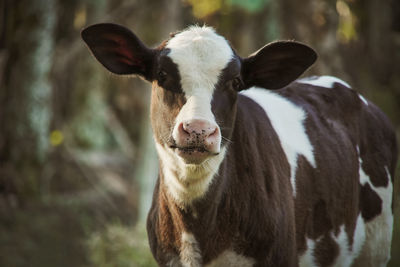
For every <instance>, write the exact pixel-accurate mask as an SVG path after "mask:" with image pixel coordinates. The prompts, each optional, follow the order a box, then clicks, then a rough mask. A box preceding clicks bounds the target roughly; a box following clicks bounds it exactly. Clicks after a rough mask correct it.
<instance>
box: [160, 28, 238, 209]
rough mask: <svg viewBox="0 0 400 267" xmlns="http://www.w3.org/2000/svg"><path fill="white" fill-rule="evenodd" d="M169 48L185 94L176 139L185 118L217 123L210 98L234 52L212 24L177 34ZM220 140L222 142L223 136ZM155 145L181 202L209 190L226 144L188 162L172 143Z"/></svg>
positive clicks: (172, 190)
mask: <svg viewBox="0 0 400 267" xmlns="http://www.w3.org/2000/svg"><path fill="white" fill-rule="evenodd" d="M166 48H167V49H170V52H169V54H168V56H169V57H170V58H171V60H172V61H173V62H174V63H175V64H176V65H177V66H178V70H179V74H180V77H181V81H180V83H181V87H182V90H183V92H184V93H185V98H186V103H185V104H184V105H183V107H182V108H181V110H180V112H179V114H178V116H177V117H176V119H175V126H174V129H173V132H172V137H173V138H174V139H175V140H176V137H177V134H178V127H179V125H180V123H182V122H184V121H188V120H191V119H202V120H207V121H209V122H211V123H213V124H215V125H217V123H216V122H215V117H214V115H213V113H212V111H211V101H212V97H213V93H214V89H215V86H216V84H217V82H218V79H219V75H220V74H221V72H222V70H223V69H224V68H225V67H226V66H227V64H228V63H229V62H230V60H231V59H232V57H233V52H232V49H231V47H230V46H229V44H228V42H227V41H226V40H225V39H224V38H223V37H221V36H219V35H217V34H216V33H215V32H214V30H213V29H212V28H209V27H196V26H193V27H190V28H188V29H187V30H186V31H183V32H181V33H179V34H177V35H175V36H174V37H173V38H172V39H171V40H169V41H168V44H167V46H166ZM217 127H218V126H217ZM218 128H219V127H218ZM217 130H218V131H219V132H221V131H220V129H217ZM219 139H221V136H219ZM218 142H219V144H220V143H221V140H218ZM156 148H157V151H158V155H159V157H160V159H161V161H162V163H163V164H162V171H163V173H164V176H165V182H166V185H167V189H168V191H169V193H170V195H171V196H172V197H173V198H174V199H175V201H176V202H177V203H178V204H179V205H181V206H186V205H188V204H190V203H191V202H192V201H193V200H194V199H197V198H200V197H202V196H203V195H204V194H205V193H206V192H207V190H208V187H209V185H210V184H211V181H212V179H213V177H214V175H215V174H216V173H217V171H218V169H219V166H220V164H221V162H222V160H223V158H224V156H225V152H226V149H225V148H221V150H220V153H219V154H218V155H215V156H212V157H210V158H207V159H206V160H204V162H202V163H201V164H186V163H185V162H184V160H183V159H182V158H180V157H179V156H178V155H176V153H174V151H173V150H171V149H170V148H169V147H167V146H163V145H160V144H156Z"/></svg>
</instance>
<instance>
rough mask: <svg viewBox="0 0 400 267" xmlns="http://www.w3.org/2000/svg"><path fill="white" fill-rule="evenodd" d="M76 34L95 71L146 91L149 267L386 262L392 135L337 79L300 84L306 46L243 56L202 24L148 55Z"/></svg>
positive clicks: (124, 40) (124, 37) (129, 37)
mask: <svg viewBox="0 0 400 267" xmlns="http://www.w3.org/2000/svg"><path fill="white" fill-rule="evenodd" d="M81 34H82V38H83V40H84V41H85V42H86V44H87V46H88V47H89V49H90V50H91V52H92V54H93V55H94V57H95V58H96V59H97V60H98V61H99V62H100V63H101V64H102V65H103V66H104V67H105V68H106V69H108V70H109V71H111V72H112V73H115V74H119V75H138V76H140V77H142V78H144V79H145V80H147V81H149V82H151V83H152V94H151V107H150V110H151V115H150V117H151V124H152V129H153V134H154V140H155V145H156V149H157V153H158V156H159V177H158V180H157V183H156V186H155V189H154V195H153V201H152V206H151V209H150V211H149V214H148V220H147V232H148V239H149V244H150V248H151V251H152V253H153V256H154V258H155V259H156V261H157V263H158V264H159V266H191V267H195V266H241V267H246V266H301V267H304V266H340V267H346V266H363V267H367V266H374V267H376V266H386V264H387V262H388V260H389V258H390V249H391V238H392V229H393V207H392V191H393V180H394V171H395V166H396V160H397V145H396V137H395V132H394V130H393V127H392V126H391V123H390V122H389V120H388V118H387V117H386V116H385V115H384V114H383V112H382V111H381V110H380V109H379V108H378V107H377V106H375V105H374V104H373V103H372V102H370V101H368V100H367V99H365V98H364V97H362V96H361V95H360V94H359V93H357V92H356V91H355V90H354V89H352V88H351V87H350V85H349V84H347V83H346V82H344V81H342V80H340V79H338V78H335V77H332V76H320V77H318V76H314V77H308V78H302V79H298V78H299V76H300V75H301V74H302V73H303V72H304V71H305V70H306V69H307V68H309V67H310V66H311V65H312V64H313V63H314V62H315V60H316V58H317V54H316V52H315V51H314V50H313V49H311V48H310V47H308V46H306V45H304V44H302V43H299V42H296V41H276V42H272V43H269V44H267V45H265V46H264V47H262V48H261V49H259V50H258V51H256V52H255V53H253V54H252V55H250V56H248V57H245V58H242V57H240V56H239V55H238V54H237V52H236V51H235V50H234V49H233V48H232V47H231V45H230V44H229V42H228V41H227V40H226V39H225V38H224V37H222V36H221V35H218V34H217V33H216V31H215V30H214V29H213V28H212V27H208V26H191V27H188V28H187V29H185V30H183V31H181V32H177V33H175V34H171V36H170V38H169V39H168V40H166V41H164V42H163V43H161V45H159V46H158V47H156V48H149V47H147V46H146V45H145V44H144V43H143V42H142V41H141V40H140V39H139V38H138V37H137V36H136V35H135V34H134V33H133V32H132V31H130V30H129V29H127V28H125V27H123V26H120V25H116V24H110V23H103V24H96V25H92V26H89V27H88V28H86V29H84V30H83V31H82V33H81ZM296 79H298V80H296Z"/></svg>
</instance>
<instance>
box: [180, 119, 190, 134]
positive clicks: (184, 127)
mask: <svg viewBox="0 0 400 267" xmlns="http://www.w3.org/2000/svg"><path fill="white" fill-rule="evenodd" d="M189 126H190V124H189V123H182V122H181V123H180V124H179V126H178V131H179V132H180V133H181V134H184V135H190V133H189Z"/></svg>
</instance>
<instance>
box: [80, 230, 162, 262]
mask: <svg viewBox="0 0 400 267" xmlns="http://www.w3.org/2000/svg"><path fill="white" fill-rule="evenodd" d="M88 247H89V259H90V261H91V263H92V264H93V266H99V267H114V266H120V267H152V266H157V264H156V262H155V260H154V259H153V256H152V254H151V252H150V248H149V245H148V242H147V238H146V229H145V227H144V225H142V224H138V225H137V226H136V227H135V228H132V227H131V228H128V227H126V226H123V225H121V224H111V225H109V226H107V228H106V229H105V230H103V231H100V232H95V233H93V234H92V235H91V236H90V237H89V239H88Z"/></svg>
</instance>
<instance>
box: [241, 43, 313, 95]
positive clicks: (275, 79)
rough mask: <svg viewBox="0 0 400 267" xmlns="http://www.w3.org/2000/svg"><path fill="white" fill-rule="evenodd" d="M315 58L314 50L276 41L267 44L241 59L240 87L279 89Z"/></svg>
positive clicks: (297, 75)
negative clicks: (241, 85) (241, 82)
mask: <svg viewBox="0 0 400 267" xmlns="http://www.w3.org/2000/svg"><path fill="white" fill-rule="evenodd" d="M316 59H317V54H316V53H315V51H314V50H313V49H312V48H310V47H308V46H306V45H304V44H302V43H298V42H294V41H278V42H273V43H270V44H267V45H266V46H264V47H263V48H261V49H260V50H258V51H257V52H255V53H254V54H252V55H250V56H249V57H247V58H244V59H243V62H242V70H241V73H242V79H243V82H244V88H249V87H252V86H258V87H263V88H267V89H279V88H282V87H284V86H286V85H288V84H289V83H291V82H292V81H294V80H295V79H296V78H297V77H299V76H300V75H301V74H302V73H303V72H304V71H305V70H306V69H307V68H308V67H310V66H311V65H312V64H313V63H314V62H315V60H316Z"/></svg>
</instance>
